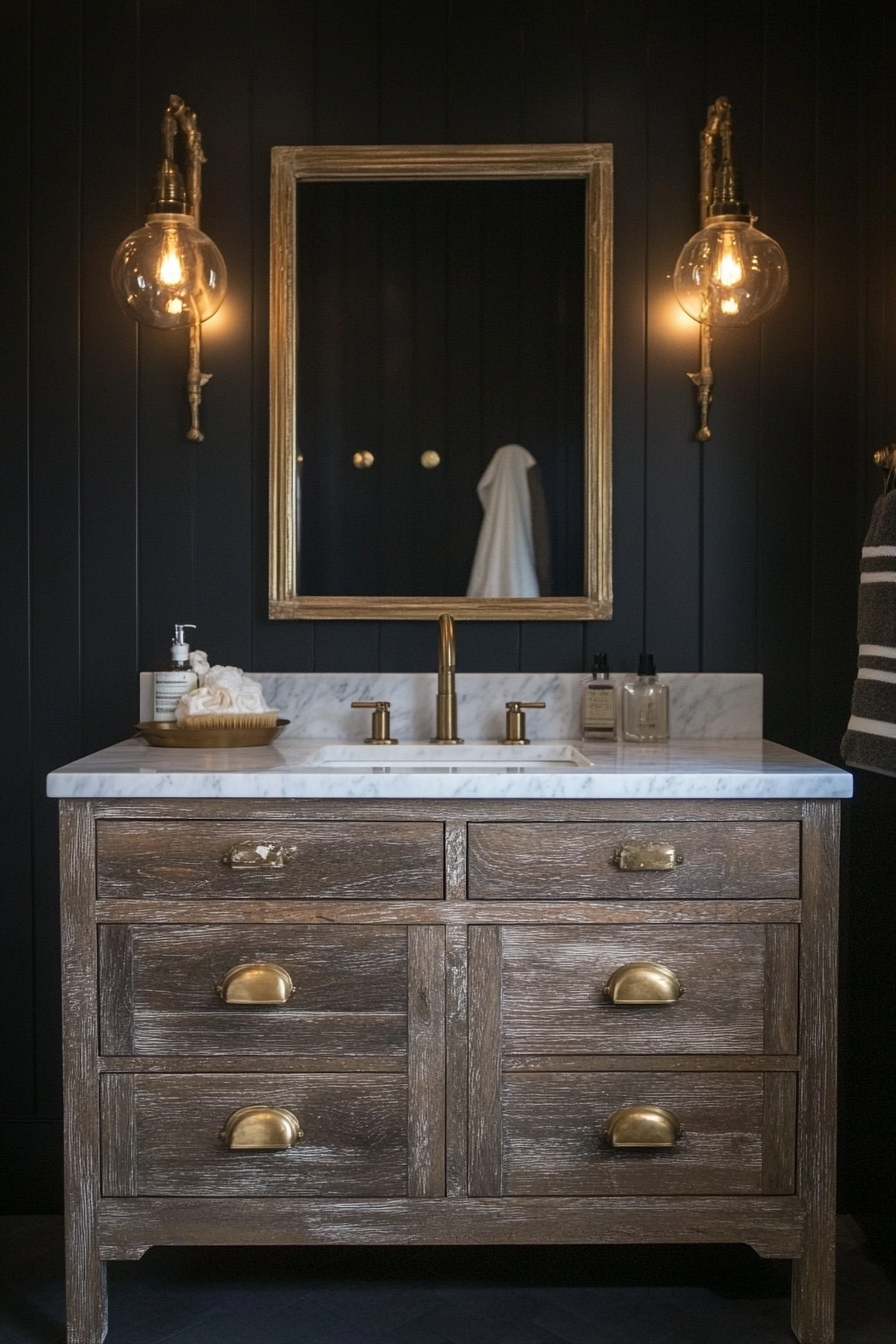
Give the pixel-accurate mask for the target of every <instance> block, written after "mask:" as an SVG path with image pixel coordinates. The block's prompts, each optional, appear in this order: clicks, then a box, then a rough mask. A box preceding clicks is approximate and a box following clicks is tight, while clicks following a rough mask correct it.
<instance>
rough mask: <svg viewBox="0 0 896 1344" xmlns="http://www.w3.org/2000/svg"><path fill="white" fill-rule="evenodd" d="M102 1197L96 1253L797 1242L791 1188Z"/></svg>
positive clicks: (790, 1248)
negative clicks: (641, 1195)
mask: <svg viewBox="0 0 896 1344" xmlns="http://www.w3.org/2000/svg"><path fill="white" fill-rule="evenodd" d="M227 1209H228V1213H229V1216H228V1217H226V1218H224V1217H222V1216H221V1212H222V1204H221V1201H220V1200H217V1199H202V1198H201V1199H179V1198H176V1197H173V1198H170V1199H105V1200H103V1201H102V1203H101V1205H100V1209H99V1228H100V1237H101V1249H102V1253H103V1255H104V1256H105V1257H106V1258H107V1259H110V1260H116V1259H120V1258H130V1255H131V1251H132V1248H133V1247H141V1246H145V1245H146V1243H147V1241H149V1242H150V1243H151V1244H152V1245H158V1246H193V1245H199V1246H248V1245H260V1246H280V1245H283V1246H308V1245H321V1246H327V1245H334V1244H336V1245H367V1246H382V1245H386V1246H400V1245H405V1246H413V1245H428V1246H438V1245H443V1246H463V1245H489V1244H491V1245H495V1244H498V1245H507V1246H513V1245H531V1244H533V1243H534V1244H539V1243H545V1242H553V1243H557V1244H558V1245H577V1244H578V1245H587V1244H591V1245H603V1246H607V1245H615V1244H617V1243H629V1244H643V1243H648V1244H650V1243H655V1242H679V1243H681V1242H702V1241H710V1242H737V1241H740V1242H746V1243H747V1244H748V1245H750V1246H754V1247H755V1248H756V1250H757V1251H758V1252H759V1254H760V1255H765V1256H793V1255H798V1254H799V1252H800V1249H801V1247H802V1228H803V1205H802V1201H801V1200H799V1199H796V1198H795V1197H793V1196H790V1197H789V1198H788V1197H780V1198H775V1197H774V1196H762V1197H759V1198H755V1197H751V1196H749V1195H740V1196H737V1197H735V1198H726V1197H718V1196H712V1197H701V1198H696V1199H693V1198H690V1199H689V1198H687V1197H686V1196H677V1197H675V1198H671V1199H670V1198H663V1197H662V1196H656V1197H653V1198H648V1199H633V1198H607V1199H589V1198H587V1197H584V1198H583V1197H577V1198H572V1199H551V1198H547V1199H463V1200H461V1199H446V1200H440V1201H439V1200H430V1199H388V1200H352V1201H346V1200H327V1201H326V1202H324V1201H319V1200H312V1199H308V1200H304V1199H284V1198H279V1199H278V1198H270V1199H252V1198H245V1199H234V1200H229V1201H228V1204H227Z"/></svg>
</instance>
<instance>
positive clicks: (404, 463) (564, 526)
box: [295, 179, 585, 598]
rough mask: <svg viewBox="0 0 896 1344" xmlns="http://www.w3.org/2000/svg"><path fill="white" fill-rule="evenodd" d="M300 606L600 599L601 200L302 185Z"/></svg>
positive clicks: (447, 186) (576, 185)
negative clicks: (595, 211) (342, 599)
mask: <svg viewBox="0 0 896 1344" xmlns="http://www.w3.org/2000/svg"><path fill="white" fill-rule="evenodd" d="M297 219H298V233H297V258H296V261H297V294H298V305H299V315H300V316H299V323H300V326H299V330H300V338H299V342H298V358H297V380H298V388H299V398H298V425H297V454H298V463H297V473H296V491H297V501H296V502H297V521H298V527H297V534H298V545H297V547H296V575H295V578H296V591H297V592H298V593H299V594H308V595H315V596H338V595H342V594H353V595H358V596H361V595H372V594H386V595H392V596H402V595H409V596H421V597H422V596H433V597H436V596H438V597H458V596H467V597H475V598H497V597H503V598H537V597H551V596H573V595H581V594H582V593H583V591H584V563H583V562H584V520H585V512H584V495H583V490H584V480H583V477H584V454H583V441H584V406H585V383H584V348H585V347H584V331H585V315H584V296H585V271H584V268H585V183H584V181H583V180H581V179H567V180H543V179H522V180H520V179H517V180H503V181H447V182H442V181H439V182H430V181H419V180H418V181H413V182H383V181H378V182H300V183H299V185H298V202H297Z"/></svg>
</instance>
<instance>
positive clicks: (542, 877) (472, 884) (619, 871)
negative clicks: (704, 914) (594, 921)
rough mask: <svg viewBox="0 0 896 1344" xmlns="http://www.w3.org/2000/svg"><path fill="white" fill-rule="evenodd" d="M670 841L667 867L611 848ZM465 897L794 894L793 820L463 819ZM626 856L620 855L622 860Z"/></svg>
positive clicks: (633, 849) (652, 854)
mask: <svg viewBox="0 0 896 1344" xmlns="http://www.w3.org/2000/svg"><path fill="white" fill-rule="evenodd" d="M660 846H664V847H666V848H667V849H671V850H674V852H675V858H673V859H672V863H673V866H672V867H671V868H668V869H665V870H663V869H658V870H639V869H637V868H631V869H626V868H624V867H620V861H619V859H618V858H617V856H618V855H619V854H620V853H621V852H622V851H623V850H626V851H627V854H628V855H630V856H631V855H634V856H635V861H637V854H638V853H643V854H646V861H647V862H649V863H652V862H656V861H657V860H656V850H657V847H660ZM468 848H469V859H468V865H469V866H468V886H467V894H468V896H469V897H470V898H471V899H473V900H504V901H512V900H554V901H578V900H589V899H591V900H595V899H597V900H599V899H603V900H626V899H636V900H650V899H653V900H716V899H719V900H722V899H724V900H747V899H751V898H752V899H755V900H769V899H779V900H780V899H792V900H796V899H797V898H798V897H799V881H800V828H799V823H798V822H770V821H759V822H750V821H736V822H729V821H724V822H718V821H701V822H680V821H679V822H670V823H669V824H665V823H662V822H649V823H648V822H645V823H644V824H639V823H635V822H632V823H626V824H620V823H618V822H584V823H583V822H572V821H570V822H567V821H560V822H483V823H471V825H470V827H469V837H468ZM623 862H625V859H623Z"/></svg>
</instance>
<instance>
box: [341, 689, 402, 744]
mask: <svg viewBox="0 0 896 1344" xmlns="http://www.w3.org/2000/svg"><path fill="white" fill-rule="evenodd" d="M391 708H392V701H391V700H353V701H352V709H372V710H373V719H372V722H371V725H370V736H369V737H365V739H364V741H365V742H366V743H368V744H371V745H374V744H375V745H377V746H381V747H394V746H396V745H397V743H398V738H397V737H393V736H392V720H391V716H390V711H391Z"/></svg>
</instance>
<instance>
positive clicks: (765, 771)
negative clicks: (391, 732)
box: [47, 737, 852, 799]
mask: <svg viewBox="0 0 896 1344" xmlns="http://www.w3.org/2000/svg"><path fill="white" fill-rule="evenodd" d="M420 745H421V747H422V746H423V744H422V743H421V744H420ZM473 745H474V744H472V743H468V746H470V747H472V746H473ZM491 745H492V746H493V745H494V739H492V744H491ZM332 747H333V740H332V739H328V740H322V739H317V740H313V739H307V738H305V739H303V738H295V737H292V738H290V737H283V738H281V739H280V740H279V741H277V742H276V743H274V744H273V745H272V746H269V747H244V748H240V749H237V750H214V751H213V750H178V749H175V748H169V747H150V746H149V745H148V744H147V743H146V742H144V741H143V740H142V739H141V738H132V739H130V740H129V741H127V742H119V743H117V744H116V745H115V746H112V747H107V748H106V749H105V750H104V751H98V752H96V753H94V754H93V755H92V756H85V757H83V758H82V759H81V760H79V761H74V762H72V764H70V765H65V766H62V767H61V768H60V769H58V770H54V771H53V772H52V773H51V774H50V775H49V776H48V777H47V792H48V794H49V796H50V797H51V798H561V799H562V798H849V797H851V796H852V776H851V775H850V774H849V773H848V771H846V770H840V769H838V768H837V767H836V766H833V765H827V764H825V763H824V762H823V761H817V760H813V759H812V757H810V756H803V755H801V754H800V753H799V752H796V751H791V750H790V749H789V748H787V747H781V746H778V745H777V744H775V743H773V742H766V741H763V740H761V739H719V738H716V739H697V738H691V739H679V740H675V741H671V742H668V743H664V744H662V745H654V746H647V745H640V744H633V743H621V742H619V743H592V742H589V743H583V742H581V741H575V740H570V739H566V740H565V741H564V742H554V743H548V742H544V741H537V742H536V741H533V747H538V748H541V749H545V748H548V747H556V749H557V756H558V757H560V756H562V754H563V751H564V749H566V750H567V752H568V749H569V748H570V747H574V748H575V749H576V751H577V752H579V753H581V754H582V756H583V757H584V758H585V762H586V763H585V764H575V763H573V764H570V763H568V762H566V763H562V764H559V765H552V764H551V763H550V762H547V761H537V760H531V759H530V760H525V759H523V758H522V757H521V758H520V762H519V763H516V762H515V761H512V762H506V761H492V762H483V763H478V762H472V763H471V762H469V761H466V762H447V761H446V763H444V764H443V763H441V762H432V761H429V760H424V761H419V760H418V761H415V760H413V759H408V757H411V758H413V755H414V751H413V747H414V744H413V743H403V744H402V752H401V756H402V757H403V758H404V759H402V760H399V759H397V758H396V757H393V758H392V763H391V764H390V763H389V761H390V758H389V754H388V753H389V751H390V750H391V749H390V748H389V747H384V748H381V749H378V750H381V751H382V753H383V754H382V763H381V764H376V763H372V764H370V765H368V764H366V763H364V764H359V763H358V762H350V761H349V762H346V763H344V764H339V763H337V764H335V765H334V764H329V765H323V764H320V763H317V764H316V763H315V758H319V757H320V755H321V750H322V748H329V749H332ZM360 754H363V749H361V753H360Z"/></svg>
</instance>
